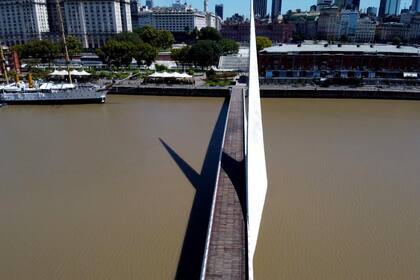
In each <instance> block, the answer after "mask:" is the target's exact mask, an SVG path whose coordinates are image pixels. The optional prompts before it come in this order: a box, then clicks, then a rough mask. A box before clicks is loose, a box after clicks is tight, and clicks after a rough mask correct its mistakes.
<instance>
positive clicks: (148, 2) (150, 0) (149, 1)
mask: <svg viewBox="0 0 420 280" xmlns="http://www.w3.org/2000/svg"><path fill="white" fill-rule="evenodd" d="M146 7H147V8H149V9H151V8H153V7H154V5H153V0H146Z"/></svg>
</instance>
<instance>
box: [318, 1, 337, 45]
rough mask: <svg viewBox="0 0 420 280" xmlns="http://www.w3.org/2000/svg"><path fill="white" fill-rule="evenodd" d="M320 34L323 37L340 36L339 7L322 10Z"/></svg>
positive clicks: (319, 24) (334, 37) (319, 23)
mask: <svg viewBox="0 0 420 280" xmlns="http://www.w3.org/2000/svg"><path fill="white" fill-rule="evenodd" d="M318 35H319V36H321V37H322V39H338V38H340V10H339V9H338V8H337V7H331V8H325V9H322V10H321V14H320V16H319V19H318Z"/></svg>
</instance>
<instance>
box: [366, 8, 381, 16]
mask: <svg viewBox="0 0 420 280" xmlns="http://www.w3.org/2000/svg"><path fill="white" fill-rule="evenodd" d="M366 13H367V14H368V15H369V16H371V17H376V16H377V15H378V8H376V7H369V8H367V10H366Z"/></svg>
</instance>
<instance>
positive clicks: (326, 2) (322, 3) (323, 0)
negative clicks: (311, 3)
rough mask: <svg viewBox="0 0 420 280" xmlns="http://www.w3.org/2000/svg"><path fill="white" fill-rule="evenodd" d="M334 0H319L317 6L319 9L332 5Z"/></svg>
mask: <svg viewBox="0 0 420 280" xmlns="http://www.w3.org/2000/svg"><path fill="white" fill-rule="evenodd" d="M332 4H333V0H318V1H317V4H316V7H317V11H320V10H322V9H326V8H329V7H331V5H332Z"/></svg>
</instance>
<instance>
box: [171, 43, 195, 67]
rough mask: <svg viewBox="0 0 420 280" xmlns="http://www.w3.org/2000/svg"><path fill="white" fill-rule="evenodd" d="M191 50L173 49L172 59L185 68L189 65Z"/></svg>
mask: <svg viewBox="0 0 420 280" xmlns="http://www.w3.org/2000/svg"><path fill="white" fill-rule="evenodd" d="M190 50H191V47H189V46H186V47H183V48H180V49H172V51H171V57H172V59H173V60H175V61H176V62H177V63H178V64H181V65H182V67H184V66H185V64H187V63H189V62H190V61H189V52H190Z"/></svg>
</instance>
